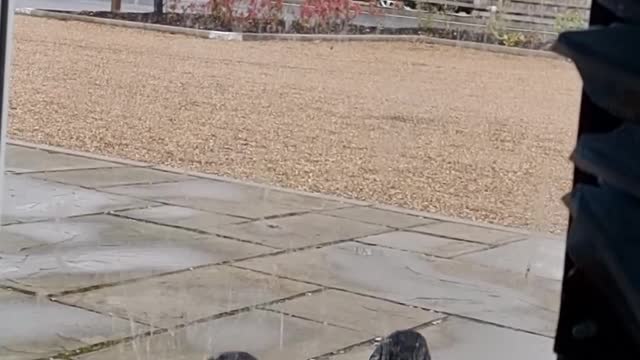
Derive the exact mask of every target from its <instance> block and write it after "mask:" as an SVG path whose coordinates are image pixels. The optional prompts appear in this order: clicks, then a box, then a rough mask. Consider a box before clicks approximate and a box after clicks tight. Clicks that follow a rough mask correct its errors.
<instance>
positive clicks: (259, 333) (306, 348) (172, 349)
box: [77, 310, 367, 360]
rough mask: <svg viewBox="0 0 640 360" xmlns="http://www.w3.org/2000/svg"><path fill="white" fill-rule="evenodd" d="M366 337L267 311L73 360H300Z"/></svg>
mask: <svg viewBox="0 0 640 360" xmlns="http://www.w3.org/2000/svg"><path fill="white" fill-rule="evenodd" d="M366 336H367V335H363V334H360V333H358V332H355V331H352V330H348V329H343V328H339V327H333V326H329V325H323V324H319V323H316V322H311V321H307V320H302V319H298V318H292V317H288V316H283V315H281V314H276V313H273V312H268V311H260V310H256V311H251V312H248V313H241V314H238V315H235V316H231V317H225V318H221V319H217V320H213V321H209V322H205V323H200V324H195V325H192V326H188V327H186V328H184V329H181V330H178V331H175V332H174V333H172V334H171V333H167V334H163V335H157V336H154V337H151V338H142V339H139V340H136V341H135V342H132V343H124V344H119V345H116V346H114V347H113V348H110V349H107V350H104V351H100V352H96V353H93V354H86V355H84V356H81V357H78V358H77V360H114V359H117V360H202V359H206V358H207V357H209V356H210V355H212V354H214V355H215V354H219V353H221V352H225V351H238V350H242V351H247V352H250V353H252V354H253V355H255V356H256V357H257V358H258V359H260V360H304V359H309V358H313V357H317V356H319V355H322V354H325V353H328V352H331V351H333V350H335V349H339V348H343V347H346V346H349V345H351V344H355V343H358V342H360V341H361V339H362V338H363V337H366Z"/></svg>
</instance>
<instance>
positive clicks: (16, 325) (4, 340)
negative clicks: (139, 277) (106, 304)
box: [0, 289, 146, 360]
mask: <svg viewBox="0 0 640 360" xmlns="http://www.w3.org/2000/svg"><path fill="white" fill-rule="evenodd" d="M0 319H2V321H0V358H2V359H3V360H31V359H40V358H49V356H52V355H55V354H57V353H61V352H64V351H67V350H72V349H77V348H80V347H84V346H88V345H92V344H97V343H100V342H103V341H107V340H112V339H117V338H123V337H126V336H130V335H135V334H138V333H141V332H144V331H145V330H146V328H145V327H144V326H142V325H138V324H135V323H131V322H129V321H125V320H121V319H117V318H111V317H108V316H104V315H100V314H96V313H93V312H90V311H86V310H82V309H77V308H73V307H70V306H66V305H61V304H57V303H54V302H51V301H49V300H48V299H47V298H40V299H39V298H36V297H33V296H27V295H23V294H19V293H16V292H11V291H5V290H1V289H0Z"/></svg>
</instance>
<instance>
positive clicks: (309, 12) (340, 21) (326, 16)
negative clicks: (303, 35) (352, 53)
mask: <svg viewBox="0 0 640 360" xmlns="http://www.w3.org/2000/svg"><path fill="white" fill-rule="evenodd" d="M361 12H362V9H361V8H360V5H358V4H356V3H354V2H353V1H352V0H304V2H303V3H302V7H301V9H300V23H301V24H302V25H303V26H304V27H306V28H307V29H309V30H312V31H313V32H337V31H344V30H345V29H346V28H347V26H348V25H349V23H351V21H352V20H353V19H354V18H355V17H356V16H358V15H359V14H360V13H361Z"/></svg>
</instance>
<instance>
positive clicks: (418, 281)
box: [237, 242, 560, 335]
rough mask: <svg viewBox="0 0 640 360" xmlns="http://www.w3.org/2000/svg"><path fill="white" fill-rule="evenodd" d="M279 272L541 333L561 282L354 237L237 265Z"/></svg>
mask: <svg viewBox="0 0 640 360" xmlns="http://www.w3.org/2000/svg"><path fill="white" fill-rule="evenodd" d="M237 266H241V267H247V268H251V269H256V270H260V271H265V272H269V273H272V274H279V275H283V276H287V277H290V278H293V279H300V280H304V281H310V282H314V283H318V284H322V285H326V286H331V287H336V288H339V289H344V290H350V291H352V292H358V293H363V294H368V295H373V296H377V297H380V298H384V299H389V300H394V301H398V302H401V303H405V304H411V305H416V306H422V307H425V308H428V309H433V310H438V311H443V312H448V313H453V314H459V315H463V316H466V317H470V318H475V319H479V320H483V321H487V322H492V323H495V324H499V325H504V326H510V327H514V328H517V329H523V330H527V331H531V332H535V333H539V334H544V335H553V334H554V332H555V326H556V320H557V309H558V304H559V293H560V282H557V281H553V280H549V279H543V278H538V277H535V276H529V277H524V276H522V275H519V274H514V273H510V272H505V271H499V270H495V269H491V268H488V267H484V266H480V265H475V264H469V263H463V262H458V261H454V260H446V259H437V258H432V257H428V256H425V255H421V254H415V253H410V252H405V251H398V250H393V249H387V248H382V247H374V246H367V245H362V244H359V243H355V242H348V243H342V244H337V245H332V246H327V247H324V248H319V249H313V250H307V251H302V252H296V253H290V254H283V255H278V256H273V257H268V258H261V259H254V260H249V261H245V262H240V263H238V264H237Z"/></svg>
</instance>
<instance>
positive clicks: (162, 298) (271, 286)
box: [60, 266, 318, 328]
mask: <svg viewBox="0 0 640 360" xmlns="http://www.w3.org/2000/svg"><path fill="white" fill-rule="evenodd" d="M316 289H318V287H316V286H311V285H307V284H303V283H298V282H294V281H290V280H285V279H279V278H277V277H274V276H268V275H262V274H258V273H255V272H252V271H247V270H240V269H235V268H233V267H228V266H217V267H212V268H202V269H196V270H193V271H187V272H181V273H177V274H173V275H167V276H161V277H154V278H150V279H146V280H142V281H138V282H135V283H130V284H124V285H119V286H114V287H108V288H104V289H99V290H94V291H90V292H86V293H80V294H74V295H67V296H64V297H62V298H60V300H61V301H63V302H65V303H69V304H74V305H81V306H83V307H86V308H90V309H93V310H96V311H100V312H103V313H105V312H106V313H115V314H119V315H121V316H126V317H131V318H133V319H137V320H141V321H143V322H145V323H147V324H152V325H153V326H155V327H163V328H164V327H174V326H177V325H180V324H184V323H188V322H191V321H194V320H198V319H203V318H206V317H209V316H212V315H216V314H220V313H225V312H229V311H233V310H238V309H242V308H244V307H248V306H255V305H259V304H263V303H267V302H271V301H275V300H279V299H283V298H287V297H291V296H294V295H298V294H304V293H307V292H309V291H313V290H316Z"/></svg>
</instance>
